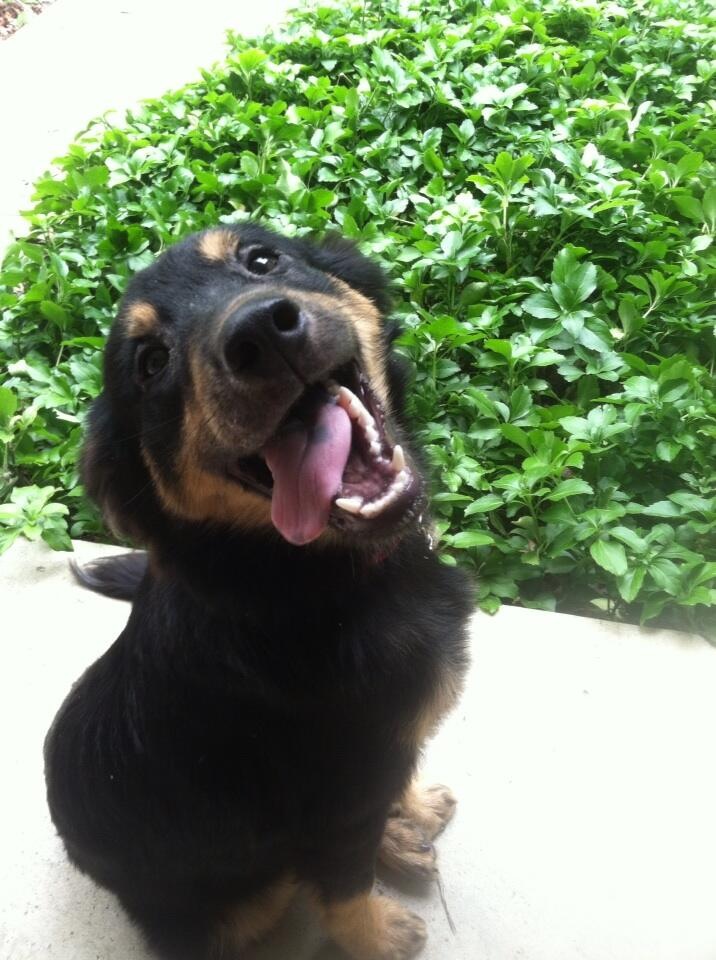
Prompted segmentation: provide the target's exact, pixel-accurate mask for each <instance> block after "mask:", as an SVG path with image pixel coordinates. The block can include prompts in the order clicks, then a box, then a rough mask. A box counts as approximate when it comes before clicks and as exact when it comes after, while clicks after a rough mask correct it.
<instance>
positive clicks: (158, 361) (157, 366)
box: [137, 343, 169, 380]
mask: <svg viewBox="0 0 716 960" xmlns="http://www.w3.org/2000/svg"><path fill="white" fill-rule="evenodd" d="M168 362H169V351H168V350H167V348H166V347H165V346H163V345H162V344H161V343H147V344H145V345H144V346H143V347H140V349H139V352H138V354H137V372H138V373H139V376H140V378H141V379H142V380H151V378H152V377H156V376H157V374H158V373H161V372H162V370H163V369H164V368H165V367H166V365H167V363H168Z"/></svg>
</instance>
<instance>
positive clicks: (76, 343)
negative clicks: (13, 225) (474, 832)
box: [0, 0, 716, 629]
mask: <svg viewBox="0 0 716 960" xmlns="http://www.w3.org/2000/svg"><path fill="white" fill-rule="evenodd" d="M710 10H711V7H710V4H709V3H708V0H702V2H699V0H679V2H678V3H677V2H676V0H648V2H647V0H630V2H628V3H625V4H624V5H618V4H616V3H614V2H610V0H594V2H592V3H591V4H589V5H586V6H580V7H579V8H576V7H571V6H569V5H567V4H564V3H560V2H557V0H547V2H535V0H527V2H518V0H487V2H484V3H482V2H481V3H477V2H471V0H461V2H456V0H365V2H361V3H356V2H348V3H341V4H337V5H336V6H326V5H322V6H319V7H318V8H317V9H315V10H314V11H308V12H302V13H300V14H298V15H297V16H295V17H294V18H293V20H292V23H291V25H290V27H289V28H288V29H287V30H285V31H284V32H283V33H281V34H280V35H279V36H278V37H267V38H264V39H263V40H262V41H261V42H260V43H259V44H258V45H251V44H250V43H248V42H246V41H244V40H242V39H240V38H238V37H232V38H231V47H230V53H229V56H228V58H227V60H226V62H225V63H224V64H223V65H222V66H220V67H218V68H217V69H215V70H213V71H211V72H207V73H205V74H204V75H203V80H202V81H201V82H197V83H194V84H191V85H189V86H187V87H185V88H184V89H182V90H180V91H178V92H175V93H171V94H169V95H167V96H166V97H164V98H162V99H161V100H157V101H151V102H148V103H147V104H146V105H145V106H144V107H142V108H141V109H139V110H137V111H135V112H134V113H132V114H131V115H130V116H129V118H128V120H127V122H126V126H125V127H124V128H122V129H117V128H114V127H111V126H109V125H107V124H106V123H104V122H102V121H98V122H96V123H94V124H93V125H92V126H91V127H90V128H89V130H88V131H87V132H86V133H85V134H84V135H83V136H82V137H81V138H80V140H79V141H78V143H76V144H75V145H73V146H72V147H71V148H70V150H69V152H68V153H67V155H66V156H65V157H62V158H60V159H59V160H58V161H57V169H56V170H55V171H54V173H53V174H52V175H48V176H45V177H44V178H43V179H41V180H40V181H39V183H38V184H37V193H36V198H35V199H36V204H35V206H34V208H33V209H32V210H31V211H30V212H29V213H28V215H27V216H28V219H29V221H30V224H31V232H30V234H29V236H28V237H27V238H26V239H23V240H18V241H17V242H16V243H15V244H14V245H13V246H12V247H11V248H10V250H9V253H8V255H7V257H6V260H5V264H4V272H3V274H2V284H3V290H4V292H2V294H1V295H0V296H1V299H0V307H1V308H2V322H1V324H0V354H2V356H3V357H4V358H5V359H6V361H7V363H8V364H9V366H8V377H7V379H6V382H5V385H4V387H3V388H2V390H0V431H2V432H1V433H0V441H1V442H2V443H3V451H4V453H3V458H4V459H3V466H2V482H3V485H4V493H5V495H3V491H0V500H2V499H6V498H7V493H8V492H9V490H10V489H11V488H12V487H13V486H16V485H17V486H20V487H21V488H24V489H23V490H21V492H20V493H19V494H18V493H16V494H15V499H14V500H13V501H12V503H14V504H15V507H11V508H7V507H5V508H3V512H0V538H2V537H3V536H4V537H5V540H4V542H5V543H7V541H8V540H9V539H11V538H12V537H13V536H14V535H15V531H16V530H17V529H18V527H20V526H23V525H26V524H27V523H28V522H29V523H30V526H31V529H32V530H33V531H37V530H40V533H42V535H45V534H44V533H43V529H46V530H47V531H49V532H48V533H47V538H48V539H49V540H50V541H51V542H52V543H53V544H54V545H57V544H58V543H59V542H60V541H61V540H62V536H61V535H60V534H59V533H58V524H59V525H60V526H61V525H62V524H63V523H64V519H63V518H62V517H61V515H60V512H59V511H57V512H55V513H51V514H50V520H47V526H46V528H42V524H39V525H38V520H37V517H38V516H46V514H47V508H48V505H47V496H48V490H49V488H51V487H54V488H56V489H55V491H54V492H55V493H56V497H57V503H61V504H64V505H66V506H67V507H68V508H69V511H70V514H69V523H70V527H69V529H70V530H71V533H72V535H73V536H89V537H96V536H100V535H103V531H102V529H101V526H100V524H99V520H98V518H97V516H96V514H95V513H94V511H93V510H92V508H91V507H89V506H88V505H87V504H86V502H85V501H84V500H83V498H82V491H81V489H80V488H79V487H78V485H77V475H76V467H75V461H76V452H77V445H78V441H79V438H80V432H81V428H80V420H81V417H82V415H83V413H84V412H85V411H86V409H87V406H88V404H89V401H90V400H91V398H92V397H94V396H95V395H96V394H97V392H98V390H99V389H100V381H101V371H100V347H101V345H102V337H103V334H104V333H105V330H106V328H107V324H108V323H109V321H110V318H111V316H112V311H113V309H114V306H115V303H116V301H117V298H118V296H119V294H120V293H121V291H122V289H123V288H124V285H125V283H126V281H127V278H128V276H129V275H130V274H131V272H132V271H134V270H137V269H138V268H140V267H143V266H144V265H145V264H147V263H149V262H150V261H151V259H152V258H153V257H154V255H155V254H156V253H157V252H158V251H159V250H161V249H162V248H163V247H164V246H165V245H167V244H169V243H171V242H173V241H175V240H176V239H177V238H179V237H181V236H183V235H184V234H186V233H187V232H189V231H191V230H195V229H198V228H202V227H204V226H207V225H209V224H213V223H216V222H217V221H220V220H225V221H232V220H236V219H241V218H243V217H245V216H246V215H248V214H249V213H250V214H252V215H255V216H258V217H260V218H265V219H266V220H268V221H269V222H271V223H273V224H274V225H276V226H277V227H279V228H283V229H285V230H287V231H290V232H298V233H303V232H305V231H307V230H309V229H310V230H316V229H317V230H322V229H324V228H327V227H331V226H334V225H336V226H338V227H339V228H340V229H341V230H342V231H343V233H345V234H346V235H348V236H349V237H354V238H355V239H356V240H358V241H359V242H360V243H361V245H362V247H363V249H365V250H366V251H368V252H371V253H373V254H374V255H376V256H378V257H380V258H382V259H383V261H384V262H385V264H386V266H387V267H388V269H389V270H390V271H391V273H392V276H393V278H394V280H395V289H396V300H397V312H398V313H399V315H400V316H401V317H402V320H403V322H404V325H405V334H404V336H403V338H402V348H403V349H404V350H405V351H406V353H407V354H408V355H409V356H410V357H412V358H413V359H414V360H415V363H416V366H417V378H416V382H415V388H414V394H413V406H414V412H415V415H416V418H417V421H418V423H419V425H420V430H421V435H422V439H423V440H424V442H425V443H426V444H427V446H428V447H429V450H430V453H431V456H432V460H433V462H434V464H435V467H436V471H435V473H436V497H435V501H436V511H437V516H438V521H439V527H440V532H441V534H442V540H443V545H444V548H445V559H446V562H460V563H464V564H466V565H468V566H469V567H472V568H474V570H475V571H476V572H477V573H478V574H479V600H480V602H481V604H482V606H483V607H484V608H485V609H487V610H494V609H495V608H496V607H497V606H498V605H499V602H500V601H501V600H508V601H516V602H521V603H525V604H528V605H532V606H539V607H544V608H548V609H560V610H571V611H578V612H585V611H588V610H590V609H591V610H592V611H594V609H595V606H596V608H597V609H598V610H601V611H607V612H608V613H610V614H611V615H614V616H617V617H621V618H625V619H632V620H633V619H641V620H642V621H653V620H654V618H660V621H659V622H671V623H675V624H685V623H690V624H691V625H696V626H698V625H700V626H701V627H702V628H703V629H706V628H707V627H709V624H711V625H712V624H713V619H711V620H709V614H710V613H713V606H714V604H716V532H715V531H716V479H715V478H714V470H713V466H714V462H715V454H716V397H715V392H714V387H715V383H714V375H713V374H714V348H715V346H716V341H715V337H714V333H715V330H714V313H713V306H714V295H713V291H714V288H713V277H714V259H713V252H712V251H713V247H712V240H713V236H714V233H715V232H716V187H714V185H713V184H714V178H713V174H714V157H715V155H716V152H715V146H716V133H714V128H713V117H714V107H715V105H716V103H715V101H714V99H713V81H714V75H715V74H716V60H714V59H713V51H714V49H715V46H714V42H715V41H716V29H715V27H716V23H715V21H714V18H713V14H712V13H711V12H710ZM28 485H36V486H35V487H32V486H30V489H29V492H28V489H27V487H28ZM38 487H42V488H43V489H38ZM52 492H53V491H51V490H50V493H52ZM18 498H19V499H18ZM28 503H29V504H30V505H31V506H32V504H34V505H35V506H32V509H31V512H33V511H34V512H33V517H32V518H31V519H30V521H28V520H27V518H26V516H25V514H26V513H27V509H30V507H28V506H27V504H28ZM23 504H24V506H23ZM38 505H39V506H38ZM3 530H4V531H5V532H4V534H3V533H2V531H3Z"/></svg>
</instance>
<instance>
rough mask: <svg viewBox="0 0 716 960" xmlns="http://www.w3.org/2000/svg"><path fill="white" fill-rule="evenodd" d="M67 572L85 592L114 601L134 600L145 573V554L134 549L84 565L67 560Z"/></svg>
mask: <svg viewBox="0 0 716 960" xmlns="http://www.w3.org/2000/svg"><path fill="white" fill-rule="evenodd" d="M70 569H71V570H72V573H73V574H74V577H75V580H76V581H77V582H78V583H79V584H81V585H82V586H83V587H86V588H87V589H88V590H94V592H95V593H101V594H103V596H105V597H113V598H114V599H115V600H133V599H134V597H135V595H136V593H137V589H138V588H139V584H140V582H141V580H142V578H143V576H144V574H145V573H146V570H147V555H146V553H145V552H144V551H143V550H135V551H133V552H132V553H120V554H117V555H115V556H113V557H99V558H98V559H97V560H90V562H89V563H84V564H79V563H77V562H76V561H74V560H70Z"/></svg>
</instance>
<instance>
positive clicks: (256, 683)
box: [45, 228, 472, 960]
mask: <svg viewBox="0 0 716 960" xmlns="http://www.w3.org/2000/svg"><path fill="white" fill-rule="evenodd" d="M245 229H246V228H242V235H245ZM256 229H257V230H258V228H256ZM260 235H261V237H262V238H266V237H269V238H271V239H272V242H274V243H276V244H278V243H286V244H288V243H289V242H288V241H279V240H278V239H277V238H273V237H272V235H271V234H268V233H266V232H261V234H260ZM187 243H188V242H187ZM292 249H293V250H294V251H295V252H296V257H298V258H305V260H307V261H308V262H309V263H311V264H312V265H313V266H314V267H318V268H319V269H320V270H321V271H326V273H327V274H333V275H339V276H340V277H341V278H344V279H345V281H346V282H348V283H349V284H352V285H354V286H355V288H356V289H358V290H361V291H362V292H363V293H364V294H366V295H367V296H369V297H370V298H371V299H372V300H373V301H374V302H375V303H376V304H379V305H380V306H381V308H384V307H385V304H386V298H387V293H386V286H385V282H384V280H383V278H382V276H381V274H380V273H379V271H378V270H377V268H375V267H374V266H373V265H372V264H370V262H369V261H366V260H365V259H364V258H363V257H362V256H361V255H360V254H359V253H357V251H356V250H355V248H353V247H348V246H345V245H343V244H338V245H330V246H328V247H326V248H323V249H317V248H308V247H306V246H305V245H303V244H299V245H292ZM190 257H191V253H190V251H189V247H188V246H187V245H186V244H182V245H179V247H177V248H174V250H172V251H170V253H169V254H168V255H165V258H163V259H162V261H160V263H159V265H158V267H155V268H150V271H147V272H146V274H143V275H140V278H138V279H137V280H136V281H135V284H134V286H133V287H132V288H131V289H130V292H129V294H128V298H129V299H130V300H131V298H132V297H136V296H137V295H141V296H142V297H145V298H149V299H152V302H155V303H158V305H159V307H160V309H162V310H164V309H168V306H167V305H170V306H171V308H172V309H175V310H177V312H178V311H179V310H180V300H181V298H182V297H186V287H182V284H186V283H187V282H188V280H187V276H188V274H190V275H191V277H193V278H194V279H193V280H192V282H193V283H194V285H195V287H196V284H198V282H199V281H198V280H197V279H196V276H198V273H197V271H200V269H204V270H206V271H209V270H211V269H215V268H214V267H211V268H209V267H206V268H203V267H197V266H196V265H195V263H194V261H193V260H191V262H190ZM192 271H194V273H192ZM217 274H218V271H217ZM208 282H209V283H211V281H208ZM306 282H308V281H306ZM311 282H314V281H311ZM321 282H322V281H321ZM218 283H219V281H218V280H217V284H218ZM173 298H174V299H173ZM175 322H177V323H179V322H180V321H178V320H175ZM181 322H186V323H187V325H189V324H190V323H196V322H197V321H196V318H189V319H188V320H183V321H181ZM182 349H183V348H182ZM127 357H128V346H127V343H126V335H125V334H124V333H123V330H122V328H121V326H120V325H116V326H115V329H114V332H113V333H112V336H111V337H110V341H109V345H108V348H107V356H106V387H105V392H104V394H103V395H102V397H100V399H99V400H98V401H97V403H96V404H95V407H94V409H93V411H92V414H91V417H90V428H89V429H90V438H89V442H88V446H87V451H86V453H85V459H84V476H85V480H86V483H87V485H88V488H89V489H90V491H91V492H92V494H93V496H94V497H95V498H96V499H98V500H99V502H100V503H101V504H102V505H103V507H105V508H106V509H108V511H109V514H110V515H111V516H112V517H113V518H114V519H115V521H117V522H118V524H119V526H120V527H121V528H122V529H124V530H128V531H130V532H132V533H134V535H135V536H136V537H137V538H138V539H141V540H142V541H143V542H144V543H146V544H148V546H149V557H150V559H149V564H148V565H147V561H146V557H145V555H144V554H131V555H129V556H128V557H123V558H112V559H109V560H106V561H101V562H99V563H95V564H91V565H89V567H88V568H85V569H84V570H83V571H81V572H78V574H77V575H78V577H79V579H80V580H81V582H83V583H84V584H85V585H86V586H88V587H90V588H91V589H97V590H100V591H101V592H104V593H107V594H108V595H110V596H115V597H125V598H127V597H130V596H132V597H133V598H134V603H133V606H132V610H131V613H130V616H129V621H128V623H127V626H126V628H125V630H124V631H123V633H122V634H121V635H120V637H119V638H118V639H117V640H116V641H115V643H114V644H113V645H112V646H111V647H110V648H109V650H108V651H107V653H105V654H104V656H102V657H101V658H100V659H99V660H98V661H97V662H96V663H95V664H93V665H92V666H91V667H90V668H89V669H88V670H87V672H86V673H85V674H84V676H83V677H82V678H81V679H80V680H79V681H78V683H77V684H76V685H75V687H74V688H73V690H72V691H71V692H70V694H69V696H68V697H67V699H66V701H65V702H64V704H63V705H62V707H61V709H60V711H59V713H58V715H57V717H56V719H55V722H54V724H53V727H52V729H51V730H50V732H49V734H48V738H47V742H46V751H45V757H46V777H47V789H48V800H49V805H50V810H51V813H52V817H53V820H54V823H55V825H56V827H57V829H58V831H59V833H60V835H61V836H62V838H63V840H64V843H65V846H66V849H67V852H68V855H69V857H70V859H71V860H72V861H73V862H74V863H75V864H76V865H77V866H78V867H79V868H80V869H81V870H83V871H84V872H86V873H88V874H89V875H90V876H92V877H93V878H94V879H95V880H96V881H97V882H98V883H99V884H101V885H102V886H105V887H107V888H109V889H110V890H112V891H114V892H115V893H116V894H117V896H118V897H119V899H120V900H121V902H122V904H123V905H124V907H125V908H126V910H127V912H128V913H129V915H130V916H131V917H132V918H133V919H134V920H135V921H136V922H137V923H138V924H139V925H140V927H141V928H142V930H143V931H144V933H145V935H146V936H147V939H148V942H149V943H150V944H151V945H152V946H153V947H154V949H156V950H157V952H158V953H159V954H160V956H162V957H165V958H170V960H204V958H208V956H209V955H210V950H211V943H212V938H213V936H214V933H215V930H216V926H217V924H218V923H220V921H221V919H222V918H223V917H225V916H226V914H227V911H229V910H230V908H231V907H232V906H235V905H236V904H238V903H241V902H242V901H243V900H245V899H246V898H247V897H249V896H251V895H252V894H253V893H255V892H256V891H259V890H261V889H262V888H264V887H265V886H266V885H267V884H269V883H271V882H272V881H274V880H276V879H277V878H279V877H281V876H283V875H285V874H286V873H287V872H288V873H290V874H291V875H292V876H294V877H296V878H297V879H298V880H299V881H300V882H302V883H305V884H308V885H310V886H311V887H312V888H313V889H314V890H316V891H318V894H319V896H320V897H321V898H323V899H324V900H325V901H326V902H330V901H334V900H340V899H342V898H347V897H349V896H351V895H354V894H355V893H357V892H360V891H364V890H366V889H368V888H369V887H370V886H371V884H372V882H373V871H374V862H375V856H376V850H377V847H378V844H379V842H380V838H381V835H382V832H383V828H384V825H385V821H386V817H387V815H388V811H389V808H390V806H391V804H392V803H393V802H394V800H395V799H396V798H397V797H398V796H399V795H400V793H401V792H402V790H403V789H404V787H405V786H406V784H407V782H408V781H409V779H410V777H411V776H412V774H413V771H414V768H415V764H416V760H417V751H418V749H419V744H417V743H414V742H412V741H411V740H410V737H409V736H406V731H409V730H410V729H411V725H412V724H413V723H414V721H415V719H416V717H418V716H420V715H421V713H422V712H423V711H424V709H425V707H426V705H427V704H429V703H430V701H431V698H432V697H433V696H434V694H435V693H436V691H437V689H438V687H439V686H440V685H441V684H443V683H444V682H445V681H449V682H452V683H455V684H456V685H459V678H460V677H461V676H462V674H463V672H464V670H465V664H466V651H465V626H466V621H467V618H468V616H469V614H470V612H471V609H472V589H471V587H470V585H469V583H468V582H467V580H466V578H465V577H464V575H463V574H461V573H460V572H458V571H456V570H455V569H453V568H449V567H447V566H444V565H442V564H441V563H440V562H439V560H438V558H437V557H436V556H435V555H434V553H432V552H431V550H430V548H429V545H428V540H427V537H426V534H425V532H424V528H423V527H422V526H421V525H420V524H419V523H418V519H417V518H414V520H413V521H412V523H411V524H409V525H408V526H405V527H402V528H401V529H400V536H399V537H397V539H395V540H393V541H391V542H390V548H389V550H386V551H385V555H384V554H383V553H382V552H381V551H378V552H377V553H376V552H375V551H371V550H369V549H366V548H365V545H364V544H357V543H355V542H354V541H352V540H351V539H350V538H348V539H346V541H345V543H341V542H339V541H336V542H334V543H333V544H332V545H329V546H326V547H323V548H314V547H312V546H308V547H296V546H292V545H291V544H289V543H287V542H285V541H284V540H282V539H280V538H278V537H277V536H275V535H272V534H271V533H270V532H262V531H261V530H256V531H241V530H238V529H236V528H233V527H232V526H230V525H222V524H221V523H217V522H210V523H209V522H207V523H204V522H201V521H195V520H186V519H180V518H178V517H177V516H174V515H173V514H172V513H171V512H170V511H169V510H168V509H167V508H166V507H165V505H164V504H163V502H162V500H161V497H159V496H158V495H157V491H156V489H155V487H154V485H153V483H152V477H151V476H150V473H149V471H148V469H147V466H146V463H145V461H144V459H143V457H142V453H141V447H140V442H139V440H140V438H141V437H142V436H145V437H146V436H147V431H148V430H150V429H151V430H154V431H157V432H158V434H159V436H160V437H162V438H163V440H164V441H165V443H166V444H167V448H171V449H174V447H175V445H176V442H177V439H176V434H175V426H173V425H172V421H171V416H172V415H173V413H174V414H176V412H177V410H178V409H180V406H181V403H182V402H183V396H184V391H186V389H187V386H186V379H183V378H182V376H181V375H178V378H177V380H176V382H175V383H174V386H173V387H172V391H173V392H172V395H171V396H169V395H167V396H164V397H163V399H161V401H159V400H157V401H156V403H155V401H154V400H152V401H151V404H150V402H149V401H148V400H147V398H146V396H144V397H143V396H141V395H140V389H139V387H138V386H137V383H136V381H135V380H133V379H132V376H131V375H130V374H128V373H127V370H128V369H129V368H128V366H127V364H128V363H129V360H128V359H127ZM386 363H387V364H388V371H389V376H390V379H391V390H392V392H393V398H394V403H396V402H397V405H398V407H399V408H400V409H399V410H398V411H397V413H398V420H402V415H403V411H402V397H403V394H404V374H403V373H402V372H401V367H400V365H399V364H397V362H395V361H394V360H392V361H386ZM167 389H168V388H167ZM172 412H173V413H172ZM152 418H154V419H153V420H152ZM163 420H166V421H167V426H166V427H162V426H161V423H162V422H163ZM148 424H149V426H148ZM156 424H159V426H158V427H157V426H156ZM395 429H401V428H400V426H396V427H395ZM162 431H164V432H162ZM155 439H156V436H155ZM408 442H409V441H408ZM413 457H414V458H415V457H416V453H415V451H414V450H413ZM415 462H417V461H415ZM381 543H383V541H381ZM381 550H382V548H381Z"/></svg>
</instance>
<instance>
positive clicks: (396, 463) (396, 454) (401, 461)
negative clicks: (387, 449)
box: [391, 443, 405, 474]
mask: <svg viewBox="0 0 716 960" xmlns="http://www.w3.org/2000/svg"><path fill="white" fill-rule="evenodd" d="M391 467H392V468H393V470H395V472H396V473H398V474H399V473H400V472H401V471H402V470H404V469H405V454H404V453H403V448H402V447H401V446H400V444H399V443H396V445H395V446H394V447H393V461H392V463H391Z"/></svg>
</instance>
